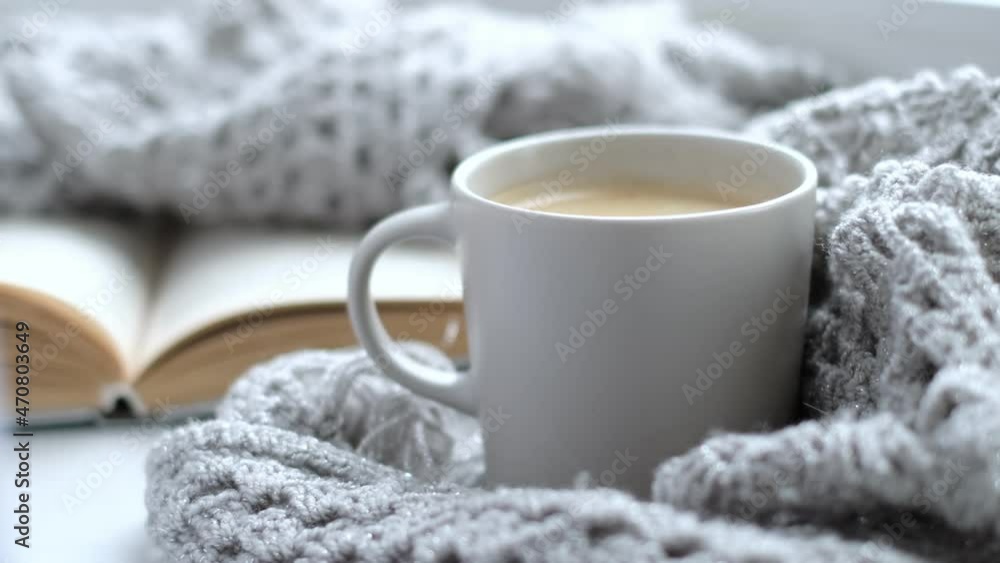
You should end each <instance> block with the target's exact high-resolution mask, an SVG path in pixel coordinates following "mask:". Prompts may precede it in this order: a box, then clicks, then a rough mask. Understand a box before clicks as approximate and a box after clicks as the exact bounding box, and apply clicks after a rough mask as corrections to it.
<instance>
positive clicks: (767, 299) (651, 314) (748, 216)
mask: <svg viewBox="0 0 1000 563" xmlns="http://www.w3.org/2000/svg"><path fill="white" fill-rule="evenodd" d="M540 179H544V180H546V182H547V184H546V186H547V187H546V189H547V190H548V191H547V192H543V193H542V194H540V196H539V197H540V198H544V197H546V193H548V195H557V194H555V192H556V191H558V190H560V189H565V188H568V187H570V186H571V185H573V184H576V183H588V182H596V181H600V182H602V183H607V182H614V181H618V180H621V179H629V180H642V181H654V182H660V183H663V184H668V185H671V186H683V187H684V189H694V190H702V191H704V192H705V193H703V194H702V195H705V196H708V197H718V198H723V199H726V198H733V201H735V200H736V199H739V200H740V201H742V202H746V201H753V202H755V203H752V204H749V205H744V206H741V207H735V206H734V207H732V208H727V209H724V210H721V211H714V212H707V213H696V214H688V215H675V216H649V217H608V216H580V215H561V214H555V213H546V212H540V211H535V210H531V209H522V208H515V207H511V206H507V205H504V204H500V203H497V202H495V201H492V200H491V199H490V197H491V196H492V195H494V194H496V193H497V192H499V191H502V190H504V189H506V188H508V187H510V186H514V185H519V184H523V183H525V182H530V181H537V180H540ZM815 185H816V173H815V169H814V167H813V165H812V164H811V163H810V162H809V161H808V160H807V159H806V158H805V157H803V156H801V155H800V154H798V153H796V152H794V151H792V150H790V149H787V148H784V147H780V146H776V145H772V144H768V143H765V142H759V141H754V140H748V139H744V138H739V137H734V136H730V135H727V134H722V133H716V132H709V131H698V130H684V129H669V128H657V127H605V128H593V129H580V130H570V131H562V132H555V133H548V134H542V135H537V136H532V137H527V138H523V139H520V140H515V141H512V142H508V143H503V144H500V145H497V146H495V147H492V148H489V149H487V150H485V151H483V152H481V153H479V154H477V155H474V156H473V157H471V158H469V159H467V160H466V161H465V162H463V163H462V164H461V165H460V166H459V167H458V169H457V170H456V171H455V174H454V175H453V180H452V200H451V202H450V205H448V206H445V207H439V209H441V211H439V212H438V213H437V216H436V217H433V218H429V219H427V220H431V219H437V220H442V219H443V220H444V222H445V223H446V224H447V225H446V226H445V227H442V228H440V229H439V232H437V233H427V232H423V233H416V234H438V235H443V236H447V237H450V238H453V239H454V240H455V241H456V242H457V248H458V250H457V251H458V253H459V259H460V262H461V268H462V278H463V288H464V292H465V293H464V304H465V313H466V320H467V338H468V345H469V359H470V364H471V370H470V372H469V373H468V374H465V375H461V376H459V377H457V378H455V380H454V381H446V379H447V378H444V379H440V378H439V379H438V380H436V381H432V382H431V384H430V385H423V386H421V384H418V385H414V384H413V383H414V381H413V377H411V376H412V375H414V374H406V373H404V374H402V376H400V373H399V371H401V370H405V369H407V368H408V366H394V365H390V366H389V369H387V372H389V373H390V375H392V376H394V377H396V378H397V379H398V380H400V381H401V382H402V383H403V384H405V385H409V386H410V387H411V388H414V389H415V390H417V391H418V392H421V393H424V394H427V395H431V396H432V397H433V398H439V399H442V400H445V401H446V402H449V403H450V404H452V405H453V406H457V407H459V408H463V409H465V410H472V409H475V410H476V411H477V412H478V415H479V417H480V422H481V424H482V429H483V438H484V445H485V460H486V471H487V481H488V482H489V483H491V484H494V485H518V486H519V485H531V486H551V487H564V486H571V485H572V484H574V483H575V482H577V480H578V479H580V478H581V474H583V475H585V476H586V478H587V480H588V481H589V482H590V483H591V484H593V485H599V486H609V487H616V488H622V489H625V490H629V491H632V492H634V493H636V494H638V495H640V496H648V494H649V487H650V483H651V481H652V478H653V472H654V470H655V467H656V466H657V465H658V464H659V463H661V462H662V461H663V460H665V459H666V458H668V457H670V456H672V455H677V454H680V453H683V452H684V451H686V450H688V449H689V448H691V447H693V446H695V445H697V444H698V443H699V441H700V440H702V439H703V438H704V436H705V435H706V434H707V433H708V432H710V431H713V430H737V431H744V430H753V429H759V428H764V427H775V426H780V425H782V424H784V423H786V422H787V421H788V420H789V419H790V417H792V416H793V415H794V413H795V412H796V410H797V403H798V400H797V398H798V380H799V372H800V364H801V350H802V344H803V334H804V325H805V320H806V309H807V305H808V291H809V273H810V266H811V257H812V251H813V248H812V247H813V223H814V219H813V216H814V207H815ZM439 205H441V204H439ZM404 213H406V212H404ZM397 230H398V231H399V232H396V233H391V234H392V235H396V236H395V237H390V238H398V235H400V234H405V232H406V229H405V228H404V227H401V228H400V229H397ZM418 230H419V229H418ZM383 238H385V237H383ZM388 240H389V238H385V241H388ZM385 241H384V242H385ZM376 254H377V253H376ZM355 277H356V276H355V274H354V273H353V272H352V280H351V282H352V284H351V285H352V301H354V295H353V293H354V286H355V285H357V284H360V283H362V276H360V274H359V276H358V277H357V279H355ZM351 305H352V318H355V324H356V326H357V325H358V324H359V323H358V322H357V319H356V317H357V316H358V314H356V310H358V309H361V308H363V307H364V306H365V304H364V303H362V302H361V301H359V302H357V303H351ZM365 322H366V321H362V323H360V324H362V325H364V323H365ZM367 322H368V323H369V324H371V323H370V321H367ZM364 332H365V330H364V326H362V330H359V337H360V338H361V340H362V342H363V343H366V347H368V348H369V351H371V352H372V353H373V354H375V353H385V349H384V347H383V348H378V346H377V345H373V346H369V344H370V343H371V342H372V340H373V339H372V338H370V337H369V338H366V337H365V335H364V334H363V333H364ZM396 368H401V369H400V370H397V369H396ZM416 375H417V376H428V375H429V374H427V373H422V374H416ZM425 379H426V377H425ZM452 391H454V392H452Z"/></svg>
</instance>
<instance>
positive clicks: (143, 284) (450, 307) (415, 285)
mask: <svg viewBox="0 0 1000 563" xmlns="http://www.w3.org/2000/svg"><path fill="white" fill-rule="evenodd" d="M357 240H358V237H356V236H346V235H337V234H331V233H330V232H320V231H296V232H288V231H273V230H248V229H232V228H216V229H201V230H195V231H185V233H184V234H181V235H177V236H175V235H164V234H163V233H159V234H158V233H157V232H153V231H150V232H143V231H142V229H141V228H136V227H131V228H126V227H122V226H119V225H114V224H110V223H104V222H94V221H70V220H56V219H45V220H43V219H4V220H3V221H0V316H2V323H3V324H2V328H0V338H2V343H3V348H0V350H3V349H6V350H5V351H3V352H0V361H2V364H3V365H5V366H6V367H7V368H8V370H5V371H8V373H9V374H10V375H11V376H10V377H5V378H4V379H5V380H7V381H8V383H7V384H8V385H11V382H12V381H13V374H14V370H15V369H16V366H17V365H19V363H20V362H24V358H20V362H19V361H18V360H17V359H16V357H17V356H20V355H21V354H20V353H19V352H18V351H17V350H16V349H15V344H21V343H22V341H21V340H18V341H17V342H16V343H15V338H18V336H17V335H18V334H21V333H24V332H26V333H27V335H28V336H27V344H28V345H29V352H28V354H27V355H28V356H29V361H30V381H29V391H30V394H29V395H28V400H29V401H30V412H31V415H32V416H31V418H30V419H31V421H32V422H36V421H38V420H39V418H41V419H42V420H43V421H44V420H58V419H75V418H80V417H81V415H84V416H88V417H93V416H96V415H97V413H99V412H104V413H107V412H110V411H111V410H112V409H121V407H122V406H123V405H124V406H126V407H128V409H129V410H130V411H131V412H133V413H135V414H137V415H142V414H144V413H145V412H147V410H148V409H150V408H152V407H153V406H154V405H161V407H162V406H163V405H169V409H192V410H195V411H197V410H203V409H204V408H205V405H206V404H210V403H211V402H212V401H214V400H216V399H218V398H219V397H220V396H221V395H222V394H223V393H224V392H225V391H226V389H227V388H228V387H229V385H230V384H231V383H232V382H233V380H234V379H235V378H237V377H238V376H239V375H241V374H242V373H243V372H244V371H245V370H246V369H247V368H248V367H249V366H251V365H252V364H254V363H256V362H259V361H262V360H266V359H268V358H270V357H273V356H275V355H277V354H281V353H283V352H288V351H291V350H298V349H304V348H331V347H338V346H347V345H355V344H356V340H355V338H354V334H353V332H352V330H351V324H350V319H349V318H348V315H347V307H346V296H347V270H348V265H349V263H350V258H351V254H352V252H353V248H354V246H355V244H356V242H357ZM372 295H374V296H375V298H376V301H377V302H378V304H379V311H380V313H381V316H382V320H383V322H384V323H385V325H386V329H387V330H388V332H389V334H390V335H391V336H393V337H395V338H397V339H400V340H405V339H410V340H421V341H425V342H430V343H432V344H434V345H436V346H438V347H440V348H442V349H443V350H444V351H445V352H446V353H448V354H449V355H451V356H453V357H461V356H464V354H465V337H464V330H463V322H462V309H461V295H462V290H461V278H460V275H459V272H458V267H457V262H456V260H455V259H454V258H453V255H452V253H451V250H450V249H448V248H446V247H444V246H439V245H433V244H425V243H419V244H418V243H413V244H403V245H400V246H398V247H396V248H393V249H390V250H389V251H388V252H387V253H386V255H385V257H384V258H383V259H381V260H380V261H379V262H378V264H377V265H376V269H375V274H374V277H373V279H372ZM18 323H26V326H27V329H25V330H19V328H18V327H19V325H18ZM24 326H25V325H20V328H21V329H23V328H24ZM22 340H23V338H22ZM22 349H23V348H22ZM21 369H22V371H23V370H24V368H21ZM316 391H317V392H318V393H319V392H323V391H324V390H323V389H317V390H316ZM164 408H166V407H164ZM188 412H190V411H188Z"/></svg>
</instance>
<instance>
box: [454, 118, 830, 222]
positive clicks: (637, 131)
mask: <svg viewBox="0 0 1000 563" xmlns="http://www.w3.org/2000/svg"><path fill="white" fill-rule="evenodd" d="M616 127H617V129H618V132H617V136H618V138H621V137H628V136H650V135H653V136H657V137H670V138H685V137H686V138H699V139H707V140H721V141H731V142H737V143H742V144H746V145H750V146H751V147H763V148H765V149H768V150H771V151H775V152H778V153H781V154H783V155H784V156H786V157H788V158H790V159H791V160H792V161H793V162H795V163H796V164H797V165H798V167H799V170H800V171H801V172H802V181H801V182H800V183H799V184H798V185H797V186H795V187H794V188H793V189H791V190H789V191H787V192H785V193H783V194H781V195H779V196H777V197H773V198H770V199H766V200H764V201H759V202H756V203H751V204H749V205H743V206H740V207H730V208H726V209H717V210H712V211H700V212H695V213H684V214H678V215H627V216H611V215H581V214H572V213H551V212H548V211H539V210H536V209H527V208H523V207H514V206H512V205H507V204H505V203H500V202H497V201H494V200H492V199H490V198H488V197H486V196H483V195H480V194H478V193H476V192H475V191H473V190H472V189H471V188H470V187H469V177H470V176H471V175H472V174H473V173H475V172H476V171H477V170H478V169H479V168H481V167H482V166H483V165H484V164H485V163H487V162H489V161H490V160H493V159H495V158H497V157H499V156H501V155H503V154H505V153H508V152H512V151H518V150H523V149H526V148H529V147H538V146H542V145H548V144H552V143H557V142H565V141H574V140H577V141H586V140H587V139H593V138H597V137H600V136H601V135H603V134H604V133H605V132H606V130H607V126H603V127H597V126H594V127H576V128H571V129H559V130H555V131H547V132H544V133H535V134H532V135H526V136H523V137H517V138H515V139H511V140H508V141H503V142H501V143H498V144H496V145H493V146H490V147H487V148H485V149H483V150H480V151H478V152H476V153H474V154H472V155H471V156H469V157H467V158H466V159H465V160H463V161H462V162H461V163H459V165H458V166H457V167H456V168H455V170H454V172H452V175H451V192H452V194H453V195H456V196H462V197H464V198H466V199H468V200H470V201H474V202H476V203H477V204H481V205H486V206H488V207H490V208H492V209H494V210H498V211H503V212H506V213H516V214H519V215H526V216H528V217H532V218H536V219H545V220H549V221H573V222H577V221H590V222H595V221H596V222H602V223H649V222H671V223H675V222H686V221H701V220H711V219H728V218H733V217H740V216H746V215H755V214H760V213H766V212H768V211H773V210H775V209H777V208H779V207H783V206H784V205H785V204H787V203H789V202H791V201H793V200H797V199H799V198H800V197H803V196H805V195H806V194H809V193H813V192H815V189H816V184H817V177H818V174H817V172H816V165H815V164H814V163H813V161H812V160H810V159H809V158H808V157H807V156H805V155H804V154H802V153H801V152H799V151H797V150H795V149H793V148H791V147H789V146H787V145H782V144H779V143H774V142H770V141H767V140H763V139H756V138H753V137H750V136H746V135H739V134H734V133H730V132H726V131H720V130H716V129H711V128H703V127H671V126H658V125H623V126H616ZM813 197H814V198H815V196H813Z"/></svg>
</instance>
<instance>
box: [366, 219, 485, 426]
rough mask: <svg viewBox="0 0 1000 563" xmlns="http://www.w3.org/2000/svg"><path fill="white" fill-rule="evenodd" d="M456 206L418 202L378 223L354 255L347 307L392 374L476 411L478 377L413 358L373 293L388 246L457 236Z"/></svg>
mask: <svg viewBox="0 0 1000 563" xmlns="http://www.w3.org/2000/svg"><path fill="white" fill-rule="evenodd" d="M450 207H451V205H450V204H449V203H447V202H442V203H435V204H431V205H425V206H422V207H416V208H413V209H409V210H406V211H403V212H401V213H397V214H395V215H392V216H391V217H389V218H387V219H385V220H383V221H381V222H380V223H378V224H377V225H375V227H374V228H372V230H370V231H369V232H368V234H366V235H365V236H364V238H362V239H361V244H359V245H358V248H357V249H356V250H355V252H354V257H353V258H352V259H351V269H350V277H349V280H348V292H347V310H348V313H349V314H350V316H351V324H352V325H353V326H354V333H355V334H356V335H357V337H358V340H359V341H361V345H362V346H364V348H365V350H367V352H368V354H369V355H370V356H371V357H372V359H373V360H374V361H375V364H376V365H378V366H380V367H382V368H383V370H384V371H385V373H386V375H388V376H389V377H391V378H392V379H393V380H395V381H396V382H397V383H399V384H400V385H402V386H404V387H407V388H409V389H410V390H411V391H413V392H415V393H418V394H420V395H423V396H425V397H428V398H430V399H434V400H436V401H439V402H441V403H444V404H446V405H448V406H451V407H454V408H456V409H458V410H460V411H463V412H465V413H468V414H472V415H474V414H476V412H477V410H478V408H479V399H478V397H477V391H476V388H475V382H474V381H473V379H472V378H471V377H470V376H469V375H468V374H465V373H460V372H458V371H447V370H443V369H437V368H432V367H429V366H425V365H423V364H420V363H418V362H416V361H414V360H413V359H411V358H409V357H408V356H407V355H406V354H405V353H404V352H403V351H402V350H400V349H399V347H398V346H397V345H396V344H395V343H393V341H392V338H391V337H390V336H389V334H388V333H387V332H386V330H385V326H384V325H383V324H382V321H381V320H379V317H378V311H377V310H376V309H375V302H374V301H373V300H372V297H371V287H370V282H371V275H372V269H373V268H374V266H375V261H376V260H378V257H379V256H380V255H381V254H382V253H383V252H385V250H386V249H387V248H389V247H390V246H392V245H393V244H395V243H397V242H402V241H404V240H408V239H414V238H431V239H438V240H444V241H447V242H449V243H453V242H454V241H455V234H454V232H453V231H452V227H451V209H450ZM392 347H396V350H391V348H392Z"/></svg>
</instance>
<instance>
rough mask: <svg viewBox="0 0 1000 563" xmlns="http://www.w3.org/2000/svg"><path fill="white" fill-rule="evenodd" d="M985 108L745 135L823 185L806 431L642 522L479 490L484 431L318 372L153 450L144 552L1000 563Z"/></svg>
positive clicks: (957, 105) (336, 367)
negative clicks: (796, 160) (811, 168)
mask: <svg viewBox="0 0 1000 563" xmlns="http://www.w3.org/2000/svg"><path fill="white" fill-rule="evenodd" d="M998 96H1000V81H998V80H996V79H990V78H987V77H985V76H983V75H982V74H981V73H979V72H978V71H976V70H974V69H963V70H960V71H957V72H955V73H953V74H952V75H950V76H947V77H939V76H937V75H935V74H930V73H927V74H921V75H919V76H917V77H916V78H914V79H911V80H906V81H901V82H892V81H887V80H880V81H875V82H872V83H870V84H866V85H863V86H860V87H856V88H851V89H842V90H836V91H833V92H830V93H828V94H825V95H822V96H819V97H815V98H812V99H808V100H805V101H802V102H799V103H796V104H794V105H791V106H790V107H788V108H785V109H782V110H779V111H777V112H774V113H771V114H768V115H765V116H762V117H760V118H758V119H755V120H754V121H752V122H751V123H750V124H749V126H748V130H749V131H750V132H752V133H754V134H758V135H762V136H766V137H770V138H772V139H776V140H778V141H780V142H783V143H788V144H790V145H792V146H795V147H797V148H798V149H799V150H801V151H803V152H805V153H806V154H807V155H809V156H810V157H812V158H813V159H814V160H815V161H816V163H817V166H818V169H819V171H820V176H821V177H820V184H821V188H820V196H819V197H820V205H819V211H818V241H819V244H818V246H817V250H816V260H815V263H816V271H815V272H814V287H813V291H812V303H813V309H812V311H811V315H810V331H809V338H808V341H807V351H806V352H807V353H806V361H805V366H804V370H803V376H802V377H803V388H804V390H803V405H804V406H803V413H802V414H803V416H804V420H803V421H802V422H800V423H798V424H796V425H794V426H790V427H787V428H782V429H776V430H774V431H765V432H761V433H756V434H724V435H717V436H713V437H710V438H709V439H707V440H706V441H705V442H704V443H703V444H702V445H700V446H698V447H696V448H694V449H692V450H691V451H689V452H688V453H686V454H684V455H681V456H678V457H675V458H672V459H667V460H664V462H663V464H662V465H661V466H660V467H659V469H658V471H657V475H656V481H655V484H654V487H653V491H652V502H641V501H639V500H636V499H634V498H632V497H630V496H627V495H625V494H622V493H619V492H614V491H610V490H592V489H580V490H537V489H501V490H484V489H482V488H480V487H478V486H477V482H478V476H479V474H480V471H481V460H480V457H479V453H480V448H481V442H480V440H479V438H478V436H477V433H476V425H475V424H476V423H475V422H474V421H473V420H470V419H469V418H467V417H465V416H463V415H461V414H458V413H456V412H453V411H451V410H449V409H447V408H445V407H442V406H440V405H436V404H432V403H430V402H428V401H426V400H423V399H420V398H418V397H415V396H413V395H412V394H410V393H409V392H407V391H405V390H403V389H401V388H399V387H398V386H397V385H395V384H394V383H392V382H390V381H388V380H387V379H385V378H384V377H382V376H381V375H380V374H379V373H378V371H377V370H376V369H375V368H374V367H373V365H372V364H371V363H370V361H369V360H368V359H367V358H366V357H365V356H364V355H363V354H362V353H360V352H357V351H334V352H319V351H315V352H302V353H298V354H292V355H288V356H285V357H281V358H278V359H275V360H273V361H271V362H269V363H267V364H263V365H260V366H258V367H256V368H254V369H252V370H251V371H250V372H249V373H248V374H247V375H246V376H245V377H244V378H243V379H242V380H241V381H239V382H238V383H237V384H236V385H235V386H234V387H233V388H232V390H231V392H230V394H229V396H228V398H227V399H226V400H225V402H224V403H223V404H222V405H221V407H220V408H219V411H218V419H217V420H214V421H210V422H204V423H198V424H193V425H190V426H187V427H185V428H182V429H179V430H176V431H174V432H173V433H172V434H170V435H169V436H168V437H167V438H166V439H165V440H164V441H163V442H162V443H161V444H160V445H159V446H158V447H157V448H156V449H155V450H154V451H153V452H152V453H151V455H150V457H149V461H148V476H149V489H148V491H147V505H148V508H149V532H150V534H151V535H152V537H153V538H154V540H155V541H156V543H157V544H158V545H159V546H161V547H162V548H163V549H164V550H165V551H166V552H167V553H168V554H169V555H171V556H173V557H176V558H177V559H179V560H183V561H255V562H278V561H315V562H319V561H428V562H429V561H434V562H441V563H444V562H457V561H497V562H499V561H503V562H512V561H519V562H530V561H567V562H568V561H692V562H694V561H697V562H703V561H704V562H707V561H713V562H714V561H727V562H743V563H751V562H758V563H759V562H765V561H768V562H782V563H785V562H800V561H831V562H834V561H835V562H862V561H874V562H904V561H905V562H917V561H955V562H979V561H982V562H993V561H997V560H1000V285H998V284H1000V176H998V174H1000V142H998V141H997V139H1000V111H998V110H1000V102H998ZM412 353H413V354H415V355H416V356H418V357H421V358H423V359H424V360H425V361H427V362H429V363H435V364H443V363H444V362H445V360H444V358H442V357H441V356H440V355H439V354H438V353H437V352H435V351H433V350H428V349H425V348H412Z"/></svg>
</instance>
